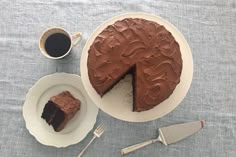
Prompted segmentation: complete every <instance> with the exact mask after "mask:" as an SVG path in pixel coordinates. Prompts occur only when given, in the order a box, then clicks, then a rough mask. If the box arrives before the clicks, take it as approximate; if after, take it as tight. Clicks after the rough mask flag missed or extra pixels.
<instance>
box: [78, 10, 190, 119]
mask: <svg viewBox="0 0 236 157" xmlns="http://www.w3.org/2000/svg"><path fill="white" fill-rule="evenodd" d="M124 18H143V19H146V20H150V21H154V22H157V23H159V24H161V25H163V26H165V28H166V29H167V30H168V31H170V32H171V33H172V35H173V36H174V37H175V39H176V41H177V42H178V43H179V45H180V50H181V54H182V60H183V69H182V74H181V78H180V83H179V84H178V85H177V86H176V88H175V90H174V92H173V93H172V95H171V96H170V97H169V98H168V99H166V100H165V101H163V102H162V103H160V104H159V105H157V106H156V107H154V108H153V109H151V110H148V111H143V112H133V111H132V108H133V100H132V99H133V98H132V95H133V94H132V83H131V80H132V79H131V76H127V77H126V78H124V79H123V80H121V81H120V82H119V83H118V84H117V85H116V86H115V87H114V88H113V89H111V90H110V91H109V92H108V93H107V94H106V95H104V96H103V97H102V98H101V97H100V96H99V95H98V94H97V92H96V91H95V90H94V88H93V87H92V85H91V83H90V80H89V77H88V69H87V58H88V50H89V48H90V46H91V44H92V43H93V41H94V39H95V38H96V37H97V35H98V34H99V33H101V32H102V30H104V29H105V28H106V27H107V26H108V25H111V24H113V23H114V22H115V21H117V20H122V19H124ZM80 68H81V69H80V71H81V77H82V81H83V84H84V87H85V89H86V91H87V92H88V95H89V96H90V97H91V99H92V100H93V102H95V104H96V105H97V106H98V107H99V108H100V109H101V110H102V111H104V112H106V113H107V114H109V115H111V116H112V117H115V118H117V119H120V120H124V121H129V122H145V121H150V120H154V119H157V118H160V117H162V116H164V115H166V114H167V113H169V112H171V111H172V110H173V109H175V108H176V107H177V106H178V105H179V104H180V102H181V101H182V100H183V99H184V97H185V95H186V94H187V92H188V90H189V87H190V85H191V82H192V77H193V59H192V53H191V49H190V47H189V45H188V43H187V41H186V40H185V38H184V36H183V35H182V34H181V33H180V31H179V30H178V29H177V28H176V27H175V26H173V25H172V24H171V23H169V22H167V21H166V20H164V19H162V18H161V17H159V16H155V15H151V14H146V13H128V14H123V15H119V16H116V17H113V18H111V19H109V20H108V21H106V22H105V23H103V24H102V25H100V26H99V27H98V28H97V29H96V30H95V32H94V33H92V35H91V36H90V38H89V39H88V40H87V42H86V44H85V46H84V48H83V52H82V56H81V62H80Z"/></svg>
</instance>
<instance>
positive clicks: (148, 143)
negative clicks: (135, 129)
mask: <svg viewBox="0 0 236 157" xmlns="http://www.w3.org/2000/svg"><path fill="white" fill-rule="evenodd" d="M158 141H161V140H160V138H159V137H158V138H156V139H152V140H148V141H145V142H142V143H139V144H135V145H132V146H129V147H126V148H124V149H122V150H121V154H122V155H126V154H128V153H131V152H133V151H135V150H137V149H140V148H142V147H145V146H147V145H150V144H152V143H155V142H158Z"/></svg>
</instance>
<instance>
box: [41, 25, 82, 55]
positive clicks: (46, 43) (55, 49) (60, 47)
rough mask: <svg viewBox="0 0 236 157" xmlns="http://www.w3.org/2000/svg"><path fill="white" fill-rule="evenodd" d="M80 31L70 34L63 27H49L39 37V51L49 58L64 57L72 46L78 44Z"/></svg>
mask: <svg viewBox="0 0 236 157" xmlns="http://www.w3.org/2000/svg"><path fill="white" fill-rule="evenodd" d="M80 40H81V33H76V34H74V35H70V34H69V33H68V32H67V31H66V30H65V29H63V28H50V29H48V30H46V31H45V32H44V33H43V34H42V35H41V37H40V40H39V49H40V51H41V53H42V54H43V55H44V56H45V57H47V58H50V59H62V58H64V57H66V56H67V55H68V54H69V53H70V52H71V49H72V47H74V46H76V45H78V44H79V42H80Z"/></svg>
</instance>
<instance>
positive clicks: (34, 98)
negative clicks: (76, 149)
mask: <svg viewBox="0 0 236 157" xmlns="http://www.w3.org/2000/svg"><path fill="white" fill-rule="evenodd" d="M63 91H69V92H70V93H71V94H72V95H73V96H74V97H75V98H77V99H79V100H80V101H81V108H80V111H78V112H77V113H76V115H75V116H74V117H73V118H72V119H71V120H70V121H69V122H68V124H67V125H66V127H65V128H64V129H63V130H62V131H60V132H55V131H54V130H53V128H52V126H49V125H48V124H47V123H46V121H45V120H44V119H42V118H41V115H42V112H43V108H44V106H45V104H46V103H47V102H48V100H49V99H50V97H52V96H54V95H57V94H59V93H61V92H63ZM97 114H98V108H97V106H96V105H95V104H94V103H93V102H92V100H91V99H90V97H89V96H88V95H87V92H86V91H85V89H84V87H83V84H82V81H81V78H80V77H79V76H78V75H74V74H66V73H55V74H52V75H48V76H45V77H43V78H41V79H40V80H38V81H37V82H36V84H35V85H34V86H33V87H32V88H31V89H30V90H29V92H28V94H27V95H26V99H25V103H24V105H23V117H24V119H25V123H26V128H27V129H28V130H29V132H30V133H31V134H32V135H33V136H34V137H35V138H36V139H37V140H38V141H39V142H40V143H42V144H44V145H48V146H54V147H66V146H69V145H72V144H76V143H78V142H80V141H81V140H82V139H84V138H85V137H86V135H87V134H88V133H89V131H90V130H92V128H93V126H94V124H95V122H96V117H97Z"/></svg>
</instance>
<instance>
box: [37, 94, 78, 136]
mask: <svg viewBox="0 0 236 157" xmlns="http://www.w3.org/2000/svg"><path fill="white" fill-rule="evenodd" d="M79 109H80V101H79V100H78V99H76V98H74V97H73V96H72V95H71V94H70V92H68V91H65V92H62V93H60V94H58V95H55V96H53V97H51V98H50V100H49V101H48V102H47V104H46V105H45V107H44V109H43V113H42V116H41V117H42V118H43V119H45V120H46V122H47V123H48V124H49V125H52V126H53V128H54V130H55V131H57V132H58V131H61V130H62V129H63V128H64V127H65V125H66V124H67V122H68V121H69V120H70V119H71V118H72V117H73V116H74V115H75V114H76V113H77V111H79Z"/></svg>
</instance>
